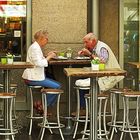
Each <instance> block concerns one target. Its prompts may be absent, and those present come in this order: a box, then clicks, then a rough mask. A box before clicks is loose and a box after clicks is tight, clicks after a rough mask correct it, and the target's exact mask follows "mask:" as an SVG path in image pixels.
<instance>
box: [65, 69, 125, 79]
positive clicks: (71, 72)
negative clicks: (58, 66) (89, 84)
mask: <svg viewBox="0 0 140 140" xmlns="http://www.w3.org/2000/svg"><path fill="white" fill-rule="evenodd" d="M64 73H65V74H66V75H67V76H68V77H70V76H72V77H103V76H119V75H126V74H127V72H126V71H125V70H121V69H117V68H114V69H105V70H99V71H98V70H97V71H96V70H91V68H90V67H85V68H64Z"/></svg>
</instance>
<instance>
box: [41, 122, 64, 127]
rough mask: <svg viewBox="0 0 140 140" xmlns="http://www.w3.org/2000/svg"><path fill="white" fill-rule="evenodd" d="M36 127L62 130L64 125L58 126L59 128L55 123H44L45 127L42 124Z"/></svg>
mask: <svg viewBox="0 0 140 140" xmlns="http://www.w3.org/2000/svg"><path fill="white" fill-rule="evenodd" d="M38 125H39V126H40V127H44V128H63V127H65V125H64V124H60V126H59V125H58V123H56V122H50V123H46V124H45V125H44V124H43V123H40V124H38Z"/></svg>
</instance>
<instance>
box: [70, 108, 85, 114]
mask: <svg viewBox="0 0 140 140" xmlns="http://www.w3.org/2000/svg"><path fill="white" fill-rule="evenodd" d="M71 115H72V116H76V115H77V112H72V113H71ZM85 115H86V110H85V109H80V112H79V116H85Z"/></svg>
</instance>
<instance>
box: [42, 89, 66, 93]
mask: <svg viewBox="0 0 140 140" xmlns="http://www.w3.org/2000/svg"><path fill="white" fill-rule="evenodd" d="M41 92H42V93H44V94H60V93H63V92H64V91H63V90H62V89H49V88H47V89H45V88H43V89H41Z"/></svg>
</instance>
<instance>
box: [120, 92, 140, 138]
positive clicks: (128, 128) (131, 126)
mask: <svg viewBox="0 0 140 140" xmlns="http://www.w3.org/2000/svg"><path fill="white" fill-rule="evenodd" d="M121 95H122V97H123V105H124V114H123V115H124V116H123V126H122V127H121V128H119V130H120V131H122V133H121V137H120V140H122V138H123V135H124V133H129V134H130V137H131V140H133V136H132V133H137V134H138V140H140V123H139V117H140V115H139V108H140V107H139V106H140V91H129V92H124V93H122V94H121ZM130 99H136V118H135V120H134V121H133V122H132V123H130V119H129V101H130ZM135 121H136V122H135Z"/></svg>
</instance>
